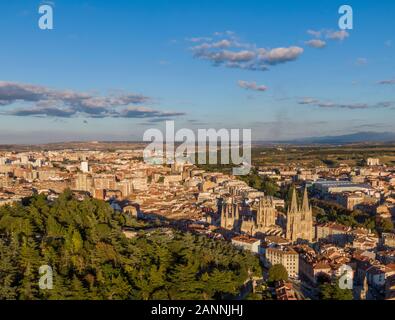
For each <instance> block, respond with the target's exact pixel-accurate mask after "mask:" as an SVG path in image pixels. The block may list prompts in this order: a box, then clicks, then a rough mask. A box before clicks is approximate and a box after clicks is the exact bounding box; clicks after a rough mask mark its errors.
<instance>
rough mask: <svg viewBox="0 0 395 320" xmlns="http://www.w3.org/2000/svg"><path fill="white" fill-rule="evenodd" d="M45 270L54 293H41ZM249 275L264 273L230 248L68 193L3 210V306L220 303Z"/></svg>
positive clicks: (0, 274)
mask: <svg viewBox="0 0 395 320" xmlns="http://www.w3.org/2000/svg"><path fill="white" fill-rule="evenodd" d="M125 226H129V227H134V228H135V229H136V230H137V236H136V237H134V238H132V239H128V238H126V237H125V235H124V234H123V232H122V227H125ZM139 226H142V227H141V228H139ZM42 265H49V266H51V268H52V270H53V289H51V290H42V289H40V288H39V285H38V284H39V279H40V274H39V268H40V266H42ZM251 274H256V275H260V274H261V267H260V265H259V260H258V258H257V257H255V256H254V255H252V254H251V253H248V252H241V251H240V250H238V249H236V248H235V247H233V246H232V245H231V244H230V243H228V242H225V241H219V240H213V239H209V238H207V237H205V236H197V235H193V234H190V233H181V232H179V231H176V230H172V229H170V232H169V230H167V231H166V232H165V231H164V230H163V228H161V227H159V228H158V227H155V226H154V225H149V224H147V223H141V222H138V221H136V220H134V219H133V218H131V217H129V216H127V215H124V214H122V213H119V212H115V211H114V210H113V209H112V208H111V206H110V205H108V204H107V203H106V202H104V201H100V200H96V199H85V200H83V201H78V200H76V199H74V198H73V196H72V194H71V192H70V191H66V192H65V193H63V194H61V195H60V196H59V198H58V199H56V200H55V201H48V200H47V199H46V197H45V196H44V195H34V196H33V197H31V198H28V199H25V200H24V201H22V203H15V204H13V205H8V206H4V207H1V208H0V300H1V299H221V298H223V297H225V296H229V295H233V294H237V293H238V291H239V288H240V287H241V286H242V284H243V283H244V282H245V281H246V280H247V279H248V277H249V276H250V275H251Z"/></svg>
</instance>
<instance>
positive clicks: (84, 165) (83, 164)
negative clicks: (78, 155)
mask: <svg viewBox="0 0 395 320" xmlns="http://www.w3.org/2000/svg"><path fill="white" fill-rule="evenodd" d="M80 170H81V171H82V172H83V173H88V172H89V164H88V162H87V161H82V162H81V166H80Z"/></svg>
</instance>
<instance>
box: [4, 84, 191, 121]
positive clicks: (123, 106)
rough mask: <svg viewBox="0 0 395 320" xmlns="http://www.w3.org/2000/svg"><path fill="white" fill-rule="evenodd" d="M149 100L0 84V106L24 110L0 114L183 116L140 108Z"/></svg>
mask: <svg viewBox="0 0 395 320" xmlns="http://www.w3.org/2000/svg"><path fill="white" fill-rule="evenodd" d="M150 100H151V99H150V98H149V97H146V96H144V95H141V94H134V93H123V94H117V95H109V96H99V95H93V94H89V93H82V92H76V91H71V90H54V89H50V88H48V87H44V86H38V85H32V84H23V83H16V82H7V81H0V106H3V107H5V106H11V105H13V104H15V103H19V104H27V106H26V107H22V108H20V107H19V108H17V109H14V108H12V109H10V110H7V111H5V112H2V114H3V115H4V114H6V115H14V116H48V117H62V118H69V117H76V116H84V117H92V118H105V117H112V118H161V117H172V116H179V115H183V113H180V112H165V111H160V110H154V109H151V108H147V107H142V106H130V105H140V104H143V103H147V102H149V101H150Z"/></svg>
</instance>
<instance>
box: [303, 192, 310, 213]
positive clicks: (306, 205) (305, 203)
mask: <svg viewBox="0 0 395 320" xmlns="http://www.w3.org/2000/svg"><path fill="white" fill-rule="evenodd" d="M309 210H310V204H309V197H308V193H307V186H305V188H304V194H303V202H302V211H304V212H307V211H309Z"/></svg>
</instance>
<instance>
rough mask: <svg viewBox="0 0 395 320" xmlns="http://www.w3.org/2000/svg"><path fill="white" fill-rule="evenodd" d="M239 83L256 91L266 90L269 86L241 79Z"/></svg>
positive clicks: (242, 86)
mask: <svg viewBox="0 0 395 320" xmlns="http://www.w3.org/2000/svg"><path fill="white" fill-rule="evenodd" d="M238 85H239V87H240V88H243V89H247V90H254V91H266V90H267V87H266V86H264V85H257V84H256V82H248V81H244V80H239V81H238Z"/></svg>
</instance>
